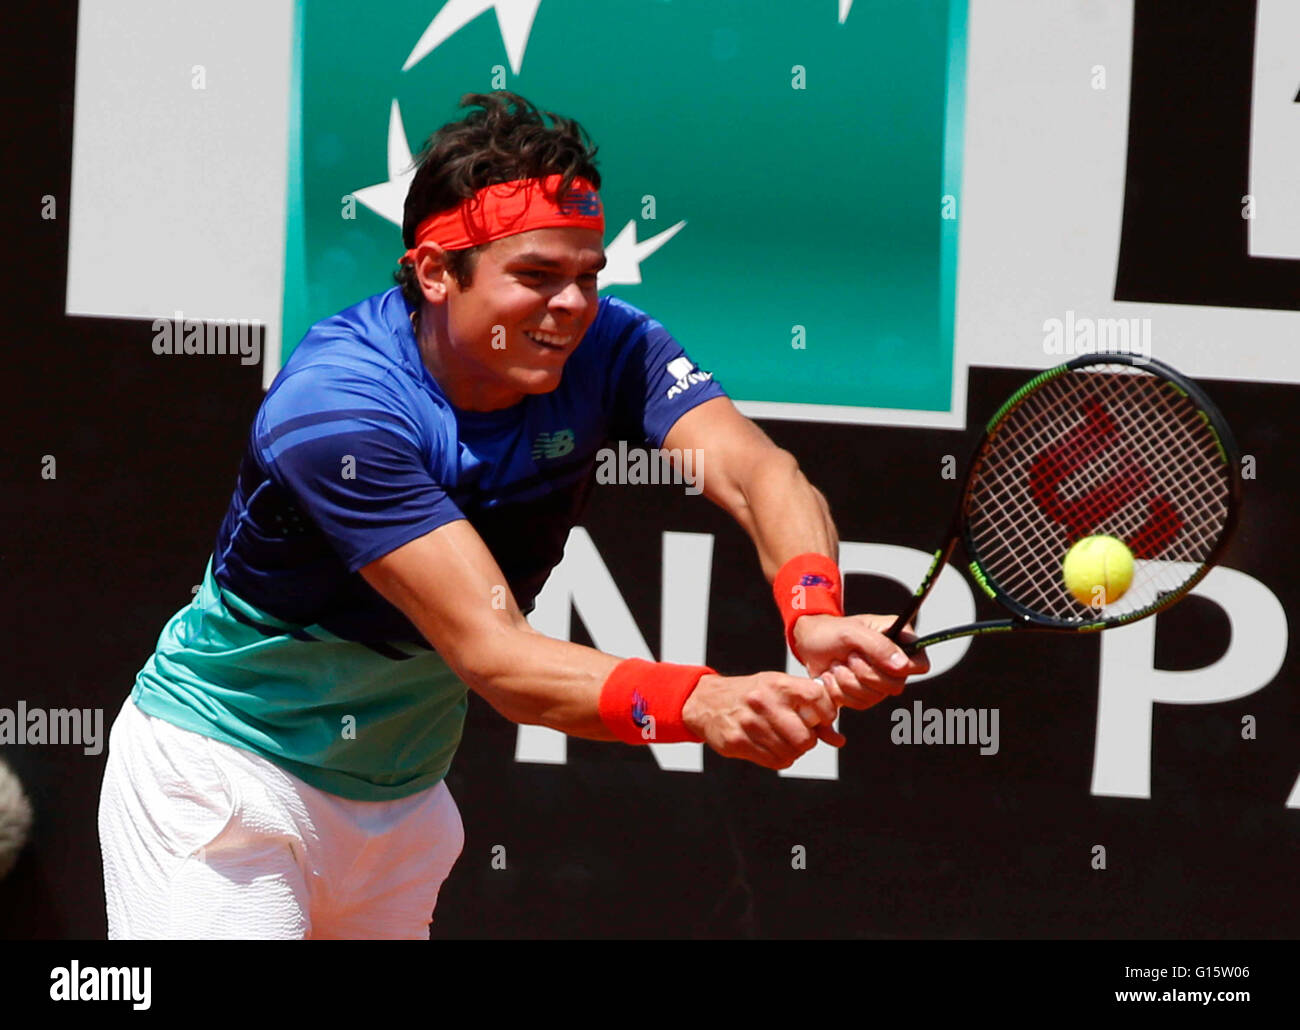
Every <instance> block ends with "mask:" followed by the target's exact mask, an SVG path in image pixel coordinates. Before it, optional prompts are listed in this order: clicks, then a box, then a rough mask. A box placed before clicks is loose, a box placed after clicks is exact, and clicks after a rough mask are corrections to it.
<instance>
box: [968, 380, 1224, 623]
mask: <svg viewBox="0 0 1300 1030" xmlns="http://www.w3.org/2000/svg"><path fill="white" fill-rule="evenodd" d="M1229 496H1230V481H1229V471H1228V469H1227V468H1226V466H1225V464H1224V462H1223V459H1222V457H1221V455H1220V453H1219V447H1218V444H1217V442H1216V439H1215V437H1214V435H1213V433H1212V432H1211V431H1210V429H1209V427H1208V425H1207V423H1206V422H1205V421H1204V420H1203V419H1202V417H1201V415H1200V412H1199V411H1198V409H1197V408H1196V406H1195V405H1194V404H1193V403H1192V402H1191V400H1190V399H1189V398H1188V397H1186V396H1185V395H1183V394H1182V393H1181V392H1180V391H1178V390H1177V389H1176V388H1175V387H1174V386H1173V385H1172V384H1171V383H1169V382H1168V381H1167V380H1165V379H1163V378H1161V377H1159V376H1155V375H1152V374H1151V373H1149V372H1145V371H1141V370H1137V369H1135V368H1134V367H1133V366H1128V365H1096V366H1087V367H1086V368H1082V369H1076V370H1072V371H1071V372H1068V373H1065V374H1063V375H1061V376H1059V377H1057V378H1055V379H1052V380H1049V381H1048V382H1047V383H1044V384H1043V385H1042V386H1041V387H1039V388H1038V389H1037V390H1035V391H1033V392H1032V393H1030V394H1029V395H1027V396H1026V397H1025V398H1024V399H1023V400H1022V402H1021V403H1020V405H1019V406H1018V407H1016V408H1015V409H1013V410H1012V411H1011V412H1010V413H1009V414H1008V415H1007V416H1006V417H1005V419H1004V420H1003V422H1002V423H1001V424H1000V425H998V426H997V427H995V429H994V430H993V432H992V433H991V435H990V438H989V440H988V442H987V443H986V446H985V448H984V450H983V452H982V453H981V455H980V457H979V459H978V460H977V465H976V471H975V476H974V479H973V483H972V487H971V492H970V496H969V500H968V508H967V519H968V525H969V528H970V536H971V541H972V544H973V550H974V551H975V554H974V557H976V559H977V560H978V561H979V563H980V566H981V567H982V568H983V570H984V571H985V573H986V574H987V575H989V576H990V577H991V578H992V579H993V580H994V582H995V583H996V584H997V586H998V588H999V589H1000V590H1001V591H1002V592H1003V593H1004V594H1005V595H1007V596H1008V597H1009V598H1011V599H1012V600H1014V601H1016V602H1018V603H1019V604H1021V605H1023V606H1025V607H1027V608H1030V609H1032V610H1034V611H1036V612H1039V613H1041V614H1043V615H1046V616H1048V617H1050V618H1054V619H1058V620H1061V621H1066V622H1075V623H1081V622H1093V621H1098V620H1100V619H1107V620H1109V619H1114V618H1121V617H1125V616H1129V615H1131V614H1132V613H1134V612H1136V611H1140V610H1145V609H1147V608H1149V607H1151V606H1153V605H1154V604H1156V603H1158V602H1159V600H1160V598H1161V596H1162V595H1163V594H1166V593H1170V592H1174V591H1177V590H1179V589H1180V588H1181V587H1183V586H1184V585H1185V584H1186V583H1187V582H1188V580H1189V579H1190V578H1191V577H1192V576H1193V575H1195V574H1196V572H1197V571H1198V570H1199V569H1200V567H1201V566H1202V565H1203V564H1204V562H1205V561H1206V560H1207V558H1208V557H1209V555H1210V553H1211V552H1212V550H1213V548H1214V546H1215V544H1216V543H1217V541H1218V539H1219V538H1220V536H1221V535H1222V533H1223V531H1224V529H1225V528H1226V525H1227V521H1228V498H1229ZM1093 534H1104V535H1108V536H1114V537H1117V538H1119V539H1121V540H1123V541H1125V542H1126V543H1127V544H1129V545H1130V547H1131V548H1132V549H1133V550H1134V553H1135V556H1136V557H1137V559H1138V561H1137V569H1136V571H1135V575H1134V580H1133V584H1132V585H1131V586H1130V588H1129V590H1128V592H1127V593H1126V594H1125V595H1124V597H1123V598H1121V599H1119V600H1118V601H1116V602H1114V603H1112V604H1111V605H1109V606H1107V607H1106V608H1105V609H1104V611H1102V612H1100V613H1099V612H1098V611H1096V610H1094V609H1092V608H1089V607H1087V606H1086V605H1083V604H1081V603H1080V602H1079V601H1078V600H1077V599H1076V598H1075V597H1074V596H1073V595H1072V594H1071V593H1070V592H1069V591H1068V590H1067V589H1066V587H1065V584H1064V581H1063V578H1062V573H1061V562H1062V559H1063V558H1064V556H1065V553H1066V551H1067V550H1068V549H1069V547H1070V545H1071V544H1072V543H1074V542H1075V541H1076V540H1078V539H1080V538H1081V537H1083V536H1088V535H1093Z"/></svg>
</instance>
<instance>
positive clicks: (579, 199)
mask: <svg viewBox="0 0 1300 1030" xmlns="http://www.w3.org/2000/svg"><path fill="white" fill-rule="evenodd" d="M563 178H564V176H562V175H548V176H546V177H545V178H544V179H515V180H513V181H511V182H500V183H496V184H495V185H492V186H485V187H484V188H483V189H481V190H479V191H478V192H477V193H475V194H474V196H472V197H470V198H468V199H466V200H462V201H461V202H460V203H459V204H458V205H457V206H456V207H453V208H451V209H450V210H447V211H439V212H438V213H437V214H432V215H430V216H429V217H428V218H426V219H425V220H424V221H423V222H421V223H420V224H419V226H418V227H417V228H416V230H415V247H412V248H411V249H410V250H408V251H407V252H406V253H405V254H404V255H402V263H403V264H406V263H408V262H414V261H415V249H416V247H418V246H419V245H420V244H421V243H426V242H429V241H432V242H434V243H436V244H438V245H439V246H441V247H442V248H443V249H444V250H464V249H465V248H466V247H477V246H479V245H480V244H483V243H490V242H492V241H493V240H499V239H501V238H502V237H504V236H514V235H516V234H517V233H521V232H528V231H529V230H530V229H550V228H554V227H556V226H564V225H575V226H577V227H578V228H580V229H596V230H598V231H599V232H600V233H601V235H602V236H603V235H604V232H605V212H604V209H603V208H602V207H601V203H600V194H599V193H597V192H596V187H594V186H593V185H592V184H591V183H590V182H588V181H587V180H586V179H584V178H582V176H577V177H576V178H574V180H573V184H572V185H571V186H570V187H569V191H568V194H567V196H566V197H565V198H564V203H563V204H559V203H556V201H555V195H556V193H557V192H558V190H559V186H560V182H561V181H562V180H563Z"/></svg>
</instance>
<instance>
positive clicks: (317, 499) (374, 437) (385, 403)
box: [256, 365, 464, 572]
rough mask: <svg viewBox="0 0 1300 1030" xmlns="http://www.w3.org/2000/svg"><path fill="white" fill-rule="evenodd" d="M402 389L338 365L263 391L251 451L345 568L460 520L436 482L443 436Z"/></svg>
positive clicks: (355, 566) (309, 370)
mask: <svg viewBox="0 0 1300 1030" xmlns="http://www.w3.org/2000/svg"><path fill="white" fill-rule="evenodd" d="M405 407H406V406H405V405H404V404H403V402H402V399H401V397H400V395H399V394H398V393H397V392H396V391H394V390H393V389H392V388H391V387H385V386H383V385H381V384H380V383H377V382H376V381H375V380H373V379H369V378H366V377H365V376H363V375H362V374H360V373H358V372H356V371H354V370H351V369H348V368H343V367H337V366H319V365H314V366H310V367H308V368H305V369H303V370H302V371H300V372H298V373H297V374H295V375H293V376H290V377H289V378H288V379H286V380H285V381H284V382H283V383H280V384H278V385H277V388H276V390H275V391H274V392H273V393H272V394H270V395H268V396H267V398H266V401H265V402H264V403H263V406H262V410H261V412H260V414H259V417H258V431H257V438H256V442H257V448H258V452H259V454H260V455H261V458H262V460H263V462H264V463H265V464H266V466H267V470H268V473H269V475H270V477H271V479H272V480H273V481H275V482H276V483H277V484H279V485H280V486H281V487H283V488H284V489H286V490H288V491H289V492H290V493H291V494H292V495H293V497H294V499H295V501H296V503H297V504H298V505H299V507H300V508H301V509H302V510H303V512H304V513H305V514H306V515H307V516H308V517H309V518H310V519H311V520H312V522H314V523H315V524H316V526H317V527H318V528H319V529H320V531H321V532H322V533H323V534H324V535H325V538H326V539H327V540H328V541H329V543H330V545H331V546H332V547H333V548H334V550H335V551H336V552H337V553H338V555H339V557H340V558H341V559H342V560H343V562H344V564H345V565H346V566H347V569H348V571H349V572H355V571H357V569H359V568H361V567H362V566H363V565H366V564H368V563H369V562H372V561H374V560H375V559H377V558H382V557H383V556H384V555H385V554H388V553H389V552H390V551H393V550H395V549H397V548H398V547H401V546H402V545H403V544H405V543H409V542H410V541H412V540H414V539H416V538H417V537H420V536H423V535H424V534H425V533H428V532H430V531H432V530H434V529H437V528H438V527H439V526H442V525H445V524H446V523H448V522H454V521H455V520H457V519H461V518H464V515H463V514H462V513H461V511H460V509H459V508H458V507H457V506H456V505H455V503H454V502H452V501H451V499H450V498H449V497H448V496H447V493H446V491H445V489H444V488H443V486H442V484H440V483H439V482H438V480H437V479H436V478H435V476H434V474H433V472H432V471H431V470H432V469H434V468H436V461H435V459H436V457H437V455H436V454H434V453H433V452H434V451H435V450H436V449H437V447H438V446H439V443H440V441H437V440H430V439H429V438H428V433H427V432H426V433H422V432H421V431H420V427H419V423H418V421H417V420H416V419H415V418H414V417H413V415H412V413H411V412H410V411H408V410H404V408H405Z"/></svg>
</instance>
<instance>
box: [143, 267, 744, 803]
mask: <svg viewBox="0 0 1300 1030" xmlns="http://www.w3.org/2000/svg"><path fill="white" fill-rule="evenodd" d="M410 313H411V310H410V308H409V307H408V306H407V304H406V301H405V300H404V299H403V297H402V293H401V291H400V290H399V289H397V288H394V289H391V290H388V291H387V292H385V293H381V294H378V295H376V296H373V297H370V298H368V299H366V300H364V301H362V302H361V303H359V304H357V305H355V306H353V307H351V308H348V309H347V310H345V311H342V312H340V313H339V314H337V315H335V316H333V317H332V318H327V319H325V320H324V321H322V322H318V323H317V324H316V325H315V326H313V327H312V328H311V330H310V331H309V332H308V333H307V335H306V336H305V337H304V338H303V340H302V342H301V343H300V344H299V345H298V347H297V348H296V349H295V350H294V352H293V354H292V356H291V357H290V358H289V361H288V362H287V363H286V364H285V367H284V368H283V369H282V370H281V372H280V374H279V375H278V376H277V377H276V380H275V382H274V383H273V384H272V386H271V389H270V390H269V391H268V393H267V395H266V397H265V399H264V400H263V402H262V406H261V408H260V409H259V410H258V413H257V416H256V418H255V419H254V421H253V427H252V430H251V432H250V434H249V441H248V447H247V450H246V451H245V453H244V457H243V461H242V463H241V465H240V469H239V476H238V481H237V483H236V486H235V491H234V495H233V497H232V498H231V501H230V508H229V510H228V511H227V512H226V517H225V519H224V521H223V522H222V524H221V529H220V531H219V532H218V534H217V540H216V546H215V548H214V550H213V554H212V557H211V559H210V561H209V563H208V567H207V570H206V572H205V575H204V578H203V583H202V585H201V586H200V588H199V591H198V593H197V594H196V596H195V598H194V600H193V602H192V603H191V604H190V605H189V606H188V607H186V608H184V609H182V610H181V611H180V612H178V613H177V614H176V615H175V616H173V618H172V619H171V621H170V622H168V624H167V626H166V627H165V628H164V630H163V632H162V635H161V636H160V637H159V640H158V646H157V649H156V651H155V653H154V654H153V655H152V656H151V657H150V658H149V660H148V662H147V663H146V664H145V667H144V669H143V670H142V671H141V672H140V674H139V676H138V678H137V680H136V684H135V689H134V691H133V692H132V697H133V698H134V699H135V701H136V703H137V704H138V705H139V706H140V708H142V709H143V710H144V711H145V712H147V713H148V714H150V715H153V716H156V717H158V718H161V719H164V720H166V721H168V722H171V723H173V724H175V725H177V726H181V727H183V728H185V729H188V730H193V731H195V732H197V733H201V734H203V735H205V736H208V737H212V738H214V739H216V740H221V741H225V742H226V743H228V744H233V745H235V746H238V747H242V748H245V749H247V750H249V751H252V752H254V753H256V754H259V755H261V756H263V757H264V758H267V759H269V760H271V761H273V762H275V763H277V764H278V765H280V766H281V767H283V768H285V769H287V770H288V771H289V772H291V773H293V774H294V775H296V776H298V777H299V778H301V779H302V780H304V781H306V782H307V783H309V784H311V785H312V786H315V787H318V788H320V789H321V790H325V791H328V792H330V793H333V794H337V795H340V796H342V797H347V798H354V799H358V800H372V801H386V800H392V799H394V798H399V797H405V796H407V795H409V794H413V793H415V792H417V791H419V790H423V789H425V788H427V787H430V786H432V785H434V784H436V783H437V782H438V781H439V780H441V779H442V777H443V776H445V775H446V772H447V769H448V767H449V766H450V764H451V759H452V756H453V754H454V753H455V751H456V746H457V744H458V743H459V741H460V736H461V729H462V726H463V723H464V717H465V710H466V688H465V686H464V684H462V683H461V682H460V681H459V680H458V679H457V678H456V676H455V675H454V674H453V673H452V672H451V670H450V669H449V668H448V667H447V666H446V664H445V663H444V662H443V661H442V660H441V659H440V658H439V656H438V655H437V653H436V652H435V651H434V650H433V649H432V648H431V647H430V646H429V643H428V642H427V641H426V640H424V639H423V637H422V636H421V635H420V633H419V631H418V630H416V628H415V627H414V626H413V625H412V624H411V622H410V621H409V620H408V619H407V618H406V617H405V616H404V615H403V614H402V613H401V612H400V611H398V610H397V609H396V608H395V607H394V606H393V605H391V604H389V603H388V602H387V601H386V600H384V599H383V598H382V597H381V596H380V595H379V594H378V593H376V592H375V590H374V589H372V588H371V587H370V585H369V584H368V583H367V582H366V581H365V579H364V578H363V577H362V576H361V575H360V573H359V572H358V571H357V570H358V569H360V568H361V567H362V566H364V565H367V564H368V563H370V562H372V561H374V560H376V559H377V558H381V557H383V556H384V555H385V554H387V553H389V552H390V551H393V550H394V549H396V548H398V547H400V546H401V545H402V544H405V543H408V542H409V541H411V540H414V539H415V538H417V537H419V536H422V535H423V534H425V533H428V532H430V531H432V530H434V529H437V528H438V527H439V526H442V525H444V524H446V523H448V522H452V521H454V520H456V519H467V520H469V522H470V524H471V525H472V526H474V528H475V529H476V530H477V531H478V533H479V535H480V536H482V538H483V540H484V541H485V543H486V544H487V547H488V549H489V550H490V551H491V552H492V554H493V556H494V557H495V558H496V560H497V562H498V564H499V565H500V566H501V569H502V571H503V572H504V573H505V575H506V578H507V580H508V581H509V583H510V588H511V591H512V592H513V593H514V596H515V598H516V599H517V600H518V602H519V605H520V607H521V608H522V609H523V610H524V611H525V612H528V611H530V610H531V609H532V606H533V603H534V599H535V598H536V596H537V593H538V591H540V589H541V587H542V585H543V583H544V582H545V581H546V578H547V576H548V575H549V574H550V572H551V570H552V569H553V568H554V567H555V565H556V564H558V562H559V561H560V559H561V557H562V556H563V552H564V543H565V540H566V538H567V537H568V533H569V530H570V529H571V528H572V527H573V525H574V524H575V523H576V522H577V521H578V519H579V517H580V515H581V513H582V510H583V507H584V505H585V502H586V500H587V497H588V495H589V493H590V490H591V486H592V483H593V480H594V470H595V465H596V461H597V452H598V451H599V450H600V449H601V448H602V447H604V446H606V445H607V444H608V443H609V442H611V441H614V440H627V441H629V443H631V444H633V445H634V446H643V447H660V446H662V444H663V441H664V437H665V436H667V434H668V431H669V430H670V429H671V428H672V426H673V424H674V423H675V422H676V421H677V419H678V418H680V417H681V416H682V415H683V414H685V413H686V412H687V411H689V410H690V409H691V408H693V407H695V406H696V405H697V404H700V403H702V402H703V401H706V400H710V399H711V398H714V397H719V396H724V393H723V390H722V388H721V387H720V386H719V385H718V383H717V382H716V381H714V380H713V379H712V377H711V376H710V375H709V374H708V373H704V372H700V371H699V370H697V369H696V368H695V365H694V364H693V363H692V362H691V360H690V359H689V358H688V357H687V356H686V355H685V353H684V351H683V350H682V347H681V346H680V344H678V343H677V341H676V340H674V339H673V337H672V336H671V335H670V334H669V333H668V332H667V330H665V329H664V327H663V326H662V325H660V324H659V323H658V322H657V321H655V320H654V319H652V318H650V317H648V316H647V315H646V314H645V313H644V312H642V311H640V310H638V309H637V308H635V307H633V306H632V305H631V304H628V303H626V302H624V301H621V300H618V299H617V298H615V297H608V296H606V297H603V298H601V300H600V304H599V308H598V313H597V316H596V320H595V322H594V323H593V324H592V326H591V328H590V329H588V331H587V333H586V335H585V336H584V337H583V339H582V341H581V342H580V343H579V345H578V346H577V348H576V349H575V350H574V352H573V354H572V355H570V357H569V359H568V362H567V363H566V364H565V367H564V374H563V377H562V379H561V382H560V385H559V387H558V388H557V389H556V390H555V391H553V392H552V393H548V394H536V395H531V396H528V397H526V398H525V399H524V400H522V401H520V402H519V403H518V404H515V405H513V406H511V407H509V408H503V409H501V410H498V411H491V412H473V411H461V410H459V409H457V408H455V407H453V406H452V404H451V403H450V402H449V401H448V400H447V398H446V396H445V395H444V394H443V392H442V390H441V389H440V388H439V386H438V383H437V381H436V380H435V379H434V378H433V376H432V375H431V374H430V373H429V371H428V369H427V368H426V367H425V366H424V363H423V362H422V361H421V359H420V352H419V348H418V345H417V343H416V339H415V334H414V331H413V329H412V326H411V322H410Z"/></svg>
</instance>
